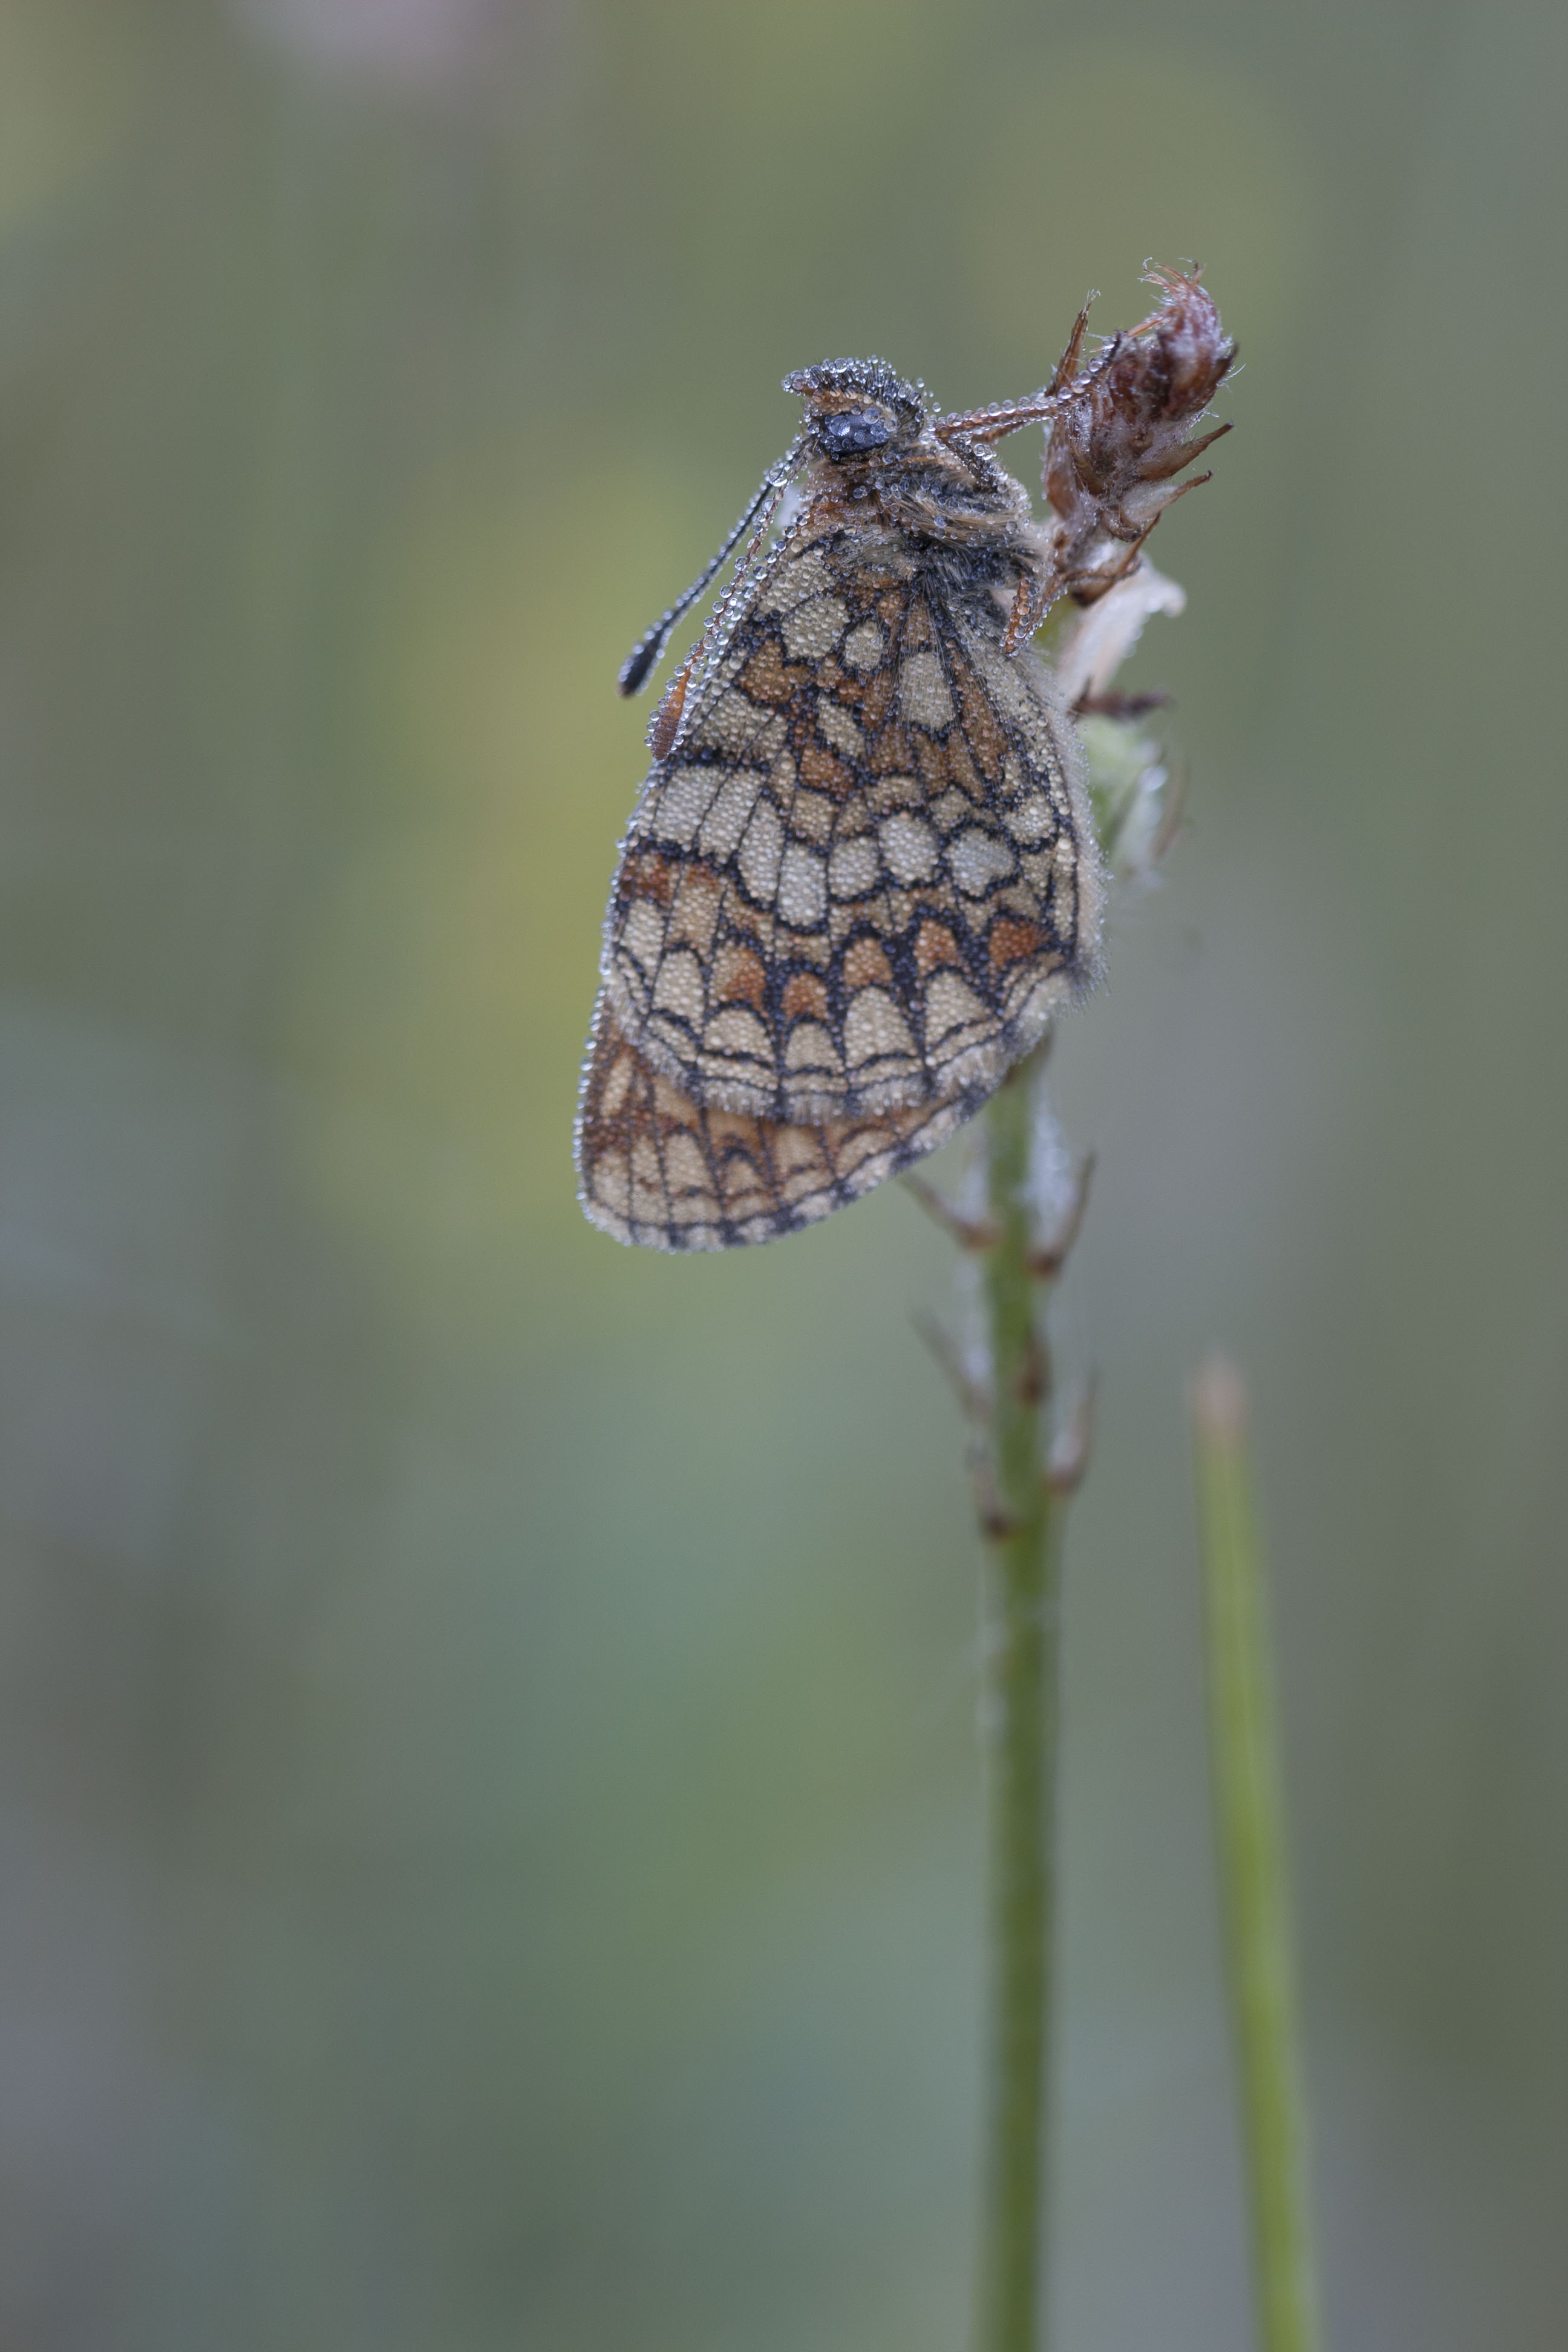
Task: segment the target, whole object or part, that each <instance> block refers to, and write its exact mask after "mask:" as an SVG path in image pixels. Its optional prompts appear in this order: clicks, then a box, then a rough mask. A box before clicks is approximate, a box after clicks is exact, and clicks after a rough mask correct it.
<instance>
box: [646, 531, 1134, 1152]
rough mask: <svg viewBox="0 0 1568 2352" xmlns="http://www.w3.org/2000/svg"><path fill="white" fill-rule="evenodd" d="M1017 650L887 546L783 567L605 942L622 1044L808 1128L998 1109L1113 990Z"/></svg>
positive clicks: (1052, 723) (1083, 859) (1068, 776)
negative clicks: (1053, 1021)
mask: <svg viewBox="0 0 1568 2352" xmlns="http://www.w3.org/2000/svg"><path fill="white" fill-rule="evenodd" d="M1002 626H1003V624H1002V617H1001V614H1000V610H999V608H997V607H996V606H994V604H992V603H991V601H990V599H989V598H988V597H984V598H982V599H976V598H975V596H974V595H973V592H971V593H970V594H969V595H968V596H967V597H964V598H961V597H960V596H958V595H956V594H955V593H953V592H952V590H951V589H950V588H949V587H948V586H947V585H946V584H945V583H944V579H943V575H942V570H941V567H940V565H939V564H938V563H935V562H931V561H926V560H923V559H922V558H921V555H920V554H918V553H917V552H915V551H911V550H910V545H909V542H908V541H905V540H902V539H900V538H899V537H897V536H895V535H890V534H889V533H888V532H887V531H886V530H879V529H875V528H865V529H854V528H846V527H844V526H842V525H836V526H834V527H833V528H831V529H827V530H823V531H820V532H818V533H817V534H816V536H811V535H809V534H807V535H805V536H803V535H802V534H801V532H800V531H799V530H797V532H796V534H795V537H794V538H792V540H791V541H789V542H788V543H787V544H786V545H785V547H784V548H783V549H782V550H781V551H780V552H779V554H778V556H777V557H776V558H775V559H774V560H773V561H772V562H770V563H769V564H768V565H767V566H766V567H765V569H764V571H763V573H762V574H761V576H760V577H759V579H758V581H757V583H756V584H755V588H754V592H753V593H752V596H751V598H750V600H749V601H748V603H747V604H746V606H745V608H744V610H743V611H742V613H741V614H739V615H738V617H737V618H736V619H735V621H734V622H733V624H732V625H731V628H730V631H729V634H728V636H727V640H726V642H725V643H724V645H723V646H722V648H721V651H720V653H719V655H718V656H717V657H716V659H714V660H713V661H712V662H711V663H710V665H709V667H708V669H707V671H706V674H705V677H704V678H703V679H702V680H701V681H700V684H699V688H698V690H697V692H696V695H695V698H694V700H693V701H692V703H691V705H690V707H689V710H688V712H687V715H686V718H685V721H684V724H683V726H682V730H681V733H680V735H679V739H678V740H677V742H676V744H675V746H674V748H673V750H672V751H670V753H669V755H668V757H667V758H665V759H663V760H661V761H658V763H657V764H656V765H655V767H654V769H653V771H652V772H651V773H650V775H649V777H648V779H647V783H646V784H645V786H644V788H643V793H642V795H641V798H640V800H639V803H638V805H637V811H636V814H635V815H634V817H633V820H632V824H631V827H630V829H629V832H628V834H627V837H626V844H625V846H624V849H623V853H622V858H621V864H620V867H619V870H618V872H617V874H616V884H615V889H614V893H613V896H612V898H611V903H610V910H609V916H608V919H607V922H606V931H605V962H604V976H605V1001H606V1003H607V1005H608V1007H609V1010H610V1013H611V1014H612V1016H613V1018H614V1021H615V1024H616V1033H617V1034H618V1035H619V1036H620V1037H621V1038H622V1039H623V1040H625V1041H627V1042H629V1043H630V1044H631V1045H634V1046H635V1047H636V1048H637V1051H638V1052H639V1053H640V1055H641V1056H642V1058H643V1059H644V1061H645V1062H646V1063H647V1066H648V1069H649V1070H650V1071H651V1072H658V1073H662V1074H663V1076H666V1077H667V1078H668V1079H670V1080H672V1081H673V1082H674V1083H675V1085H676V1086H677V1087H678V1088H679V1090H680V1092H681V1093H682V1094H683V1095H684V1096H685V1097H687V1098H688V1100H689V1103H690V1104H691V1105H693V1106H704V1107H706V1108H708V1109H710V1110H712V1111H721V1110H722V1111H728V1112H731V1113H734V1114H736V1115H738V1116H740V1117H743V1118H752V1119H760V1120H763V1121H769V1122H773V1123H775V1124H783V1125H784V1126H798V1125H801V1124H803V1123H804V1124H805V1125H813V1124H821V1123H822V1122H825V1121H829V1122H830V1121H837V1120H840V1119H851V1120H856V1119H864V1118H873V1119H874V1118H878V1117H879V1116H881V1115H882V1114H885V1113H889V1112H891V1111H894V1110H899V1109H903V1108H916V1107H921V1106H926V1107H929V1106H931V1105H933V1104H937V1103H945V1102H949V1101H952V1100H953V1099H955V1098H957V1097H961V1096H971V1097H973V1100H979V1099H981V1098H983V1097H984V1095H985V1094H987V1093H989V1092H990V1091H991V1090H992V1089H993V1088H994V1087H995V1086H996V1085H997V1084H998V1083H999V1082H1000V1080H1001V1078H1002V1076H1003V1075H1004V1074H1005V1071H1006V1070H1007V1068H1008V1067H1009V1066H1011V1064H1012V1063H1013V1062H1014V1061H1016V1059H1017V1058H1018V1056H1019V1055H1021V1054H1023V1053H1025V1052H1026V1051H1027V1049H1028V1047H1029V1046H1030V1045H1033V1044H1034V1043H1035V1042H1036V1040H1037V1038H1038V1037H1039V1036H1040V1035H1041V1034H1043V1032H1044V1030H1045V1028H1046V1026H1047V1023H1048V1021H1049V1019H1050V1017H1051V1014H1052V1013H1054V1012H1055V1011H1056V1010H1057V1009H1058V1006H1059V1005H1060V1004H1061V1003H1063V1002H1064V1000H1065V999H1066V998H1067V997H1068V996H1069V995H1070V994H1071V993H1072V992H1074V990H1075V989H1076V988H1077V987H1078V986H1079V984H1080V983H1081V982H1083V981H1084V980H1085V979H1086V978H1087V977H1088V976H1089V973H1090V972H1091V971H1092V969H1093V965H1094V961H1095V956H1096V952H1097V946H1098V927H1099V915H1100V879H1099V871H1098V865H1097V860H1096V853H1095V849H1094V845H1093V835H1092V831H1091V827H1090V824H1089V811H1088V804H1087V798H1086V794H1085V793H1084V790H1083V786H1082V783H1081V780H1080V777H1079V768H1078V762H1077V753H1076V747H1075V742H1074V738H1073V733H1072V729H1071V727H1070V724H1069V722H1068V719H1067V718H1066V716H1065V714H1064V713H1063V711H1062V709H1061V707H1060V705H1059V703H1058V701H1057V699H1056V698H1055V696H1054V692H1053V689H1052V688H1051V686H1050V682H1049V680H1048V677H1047V674H1046V672H1045V669H1044V667H1043V665H1041V664H1040V662H1039V661H1038V660H1037V657H1036V656H1034V654H1033V653H1032V652H1029V651H1026V652H1025V653H1023V654H1022V655H1019V656H1016V657H1014V658H1011V659H1009V658H1008V657H1006V656H1004V655H1003V653H1002V650H1001V643H1000V640H1001V635H1002ZM835 1181H836V1182H837V1181H839V1180H838V1179H837V1178H836V1179H835ZM860 1189H862V1190H863V1189H865V1188H864V1187H863V1186H862V1187H861V1188H860Z"/></svg>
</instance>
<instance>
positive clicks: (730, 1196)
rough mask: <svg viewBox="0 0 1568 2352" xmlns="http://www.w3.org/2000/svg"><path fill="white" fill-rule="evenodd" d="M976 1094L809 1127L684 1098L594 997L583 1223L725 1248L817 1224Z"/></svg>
mask: <svg viewBox="0 0 1568 2352" xmlns="http://www.w3.org/2000/svg"><path fill="white" fill-rule="evenodd" d="M978 1100H979V1097H978V1096H974V1095H961V1096H958V1097H954V1098H953V1099H952V1100H951V1101H948V1102H943V1103H928V1104H922V1105H919V1106H917V1107H914V1108H904V1109H896V1110H887V1111H879V1112H865V1113H862V1114H860V1115H858V1116H852V1117H848V1118H842V1119H836V1120H829V1121H826V1122H823V1123H821V1124H818V1125H816V1126H807V1125H798V1124H795V1123H793V1122H789V1121H772V1120H766V1119H759V1118H754V1117H752V1116H751V1115H749V1114H748V1113H745V1112H742V1111H727V1110H717V1109H710V1108H706V1107H704V1106H703V1105H701V1104H699V1103H694V1102H692V1101H691V1100H690V1099H689V1097H688V1096H686V1095H684V1094H682V1093H681V1092H680V1091H679V1088H678V1087H676V1086H675V1085H674V1084H673V1083H672V1082H671V1080H670V1079H669V1078H668V1077H667V1076H665V1074H664V1073H663V1072H662V1071H661V1070H657V1069H655V1068H654V1067H653V1066H652V1065H651V1064H650V1063H649V1062H648V1061H647V1057H646V1056H645V1055H642V1054H641V1053H639V1052H638V1050H637V1047H636V1046H635V1045H632V1044H631V1043H630V1041H629V1040H628V1039H627V1038H626V1036H625V1035H624V1034H622V1032H621V1030H620V1028H619V1026H618V1024H617V1023H616V1015H615V1013H614V1011H613V1010H612V1008H611V1006H610V1005H609V1003H608V1002H607V1000H606V999H605V997H604V996H601V998H600V1000H599V1004H598V1007H597V1009H596V1011H595V1016H594V1029H593V1034H592V1036H591V1038H590V1040H589V1054H588V1065H587V1068H586V1070H585V1072H584V1081H583V1099H582V1106H581V1108H580V1111H579V1114H578V1120H577V1166H578V1171H579V1173H580V1176H581V1180H582V1200H583V1205H584V1209H585V1210H586V1212H587V1213H588V1215H589V1217H590V1218H591V1219H592V1221H593V1223H595V1224H596V1225H598V1226H599V1227H601V1229H602V1230H603V1231H604V1232H605V1233H607V1234H613V1235H614V1236H615V1238H616V1240H617V1241H621V1242H628V1243H633V1244H638V1245H640V1246H641V1247H643V1248H645V1249H661V1250H675V1251H686V1250H719V1249H732V1248H734V1247H736V1246H738V1245H739V1244H744V1243H748V1242H765V1241H773V1240H776V1239H777V1238H778V1237H779V1236H780V1235H782V1234H789V1233H795V1232H796V1231H798V1230H799V1228H800V1227H802V1226H803V1225H809V1224H815V1223H817V1222H818V1220H819V1219H821V1218H823V1217H826V1216H827V1215H828V1214H829V1213H831V1212H832V1211H833V1210H835V1209H840V1208H843V1207H845V1206H846V1205H847V1203H848V1202H850V1201H854V1200H858V1198H859V1196H860V1195H861V1194H862V1193H863V1192H869V1191H870V1190H871V1189H872V1187H873V1186H874V1185H877V1184H880V1183H881V1182H883V1181H884V1180H885V1179H886V1178H887V1177H889V1176H892V1175H895V1174H896V1173H897V1172H898V1171H899V1170H900V1168H906V1167H908V1166H909V1165H910V1162H911V1161H912V1160H918V1159H921V1157H922V1156H923V1155H924V1154H925V1153H926V1152H928V1151H932V1150H935V1149H936V1147H937V1145H938V1144H939V1143H945V1142H946V1140H947V1139H948V1137H949V1136H950V1135H952V1134H953V1133H955V1132H956V1130H957V1129H958V1128H959V1127H960V1126H962V1124H963V1121H964V1120H965V1119H966V1118H969V1117H970V1116H971V1114H972V1113H973V1111H974V1110H975V1109H976V1108H977V1107H978Z"/></svg>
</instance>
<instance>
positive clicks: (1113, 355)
mask: <svg viewBox="0 0 1568 2352" xmlns="http://www.w3.org/2000/svg"><path fill="white" fill-rule="evenodd" d="M1149 282H1150V283H1151V284H1152V285H1155V286H1158V287H1160V288H1161V289H1162V292H1163V300H1162V301H1161V302H1160V304H1159V307H1158V308H1157V309H1156V310H1153V311H1152V312H1151V314H1150V316H1149V317H1148V318H1147V319H1145V320H1143V322H1142V326H1138V327H1134V328H1133V329H1131V331H1130V332H1129V333H1127V334H1123V335H1118V336H1116V337H1115V338H1114V339H1113V340H1112V341H1110V343H1108V344H1107V346H1106V348H1105V350H1104V352H1102V353H1101V354H1100V359H1099V360H1098V361H1097V362H1096V363H1095V364H1094V366H1092V367H1091V368H1089V370H1088V371H1087V372H1086V373H1084V374H1083V375H1082V376H1081V377H1079V381H1078V383H1077V385H1076V386H1074V387H1073V388H1072V390H1071V392H1070V393H1069V396H1068V399H1067V400H1066V401H1065V402H1064V403H1063V404H1062V406H1061V407H1060V409H1059V410H1058V414H1057V415H1056V417H1055V418H1054V419H1053V421H1052V424H1051V425H1050V428H1049V431H1048V433H1047V441H1046V460H1045V474H1044V483H1045V492H1046V496H1047V499H1048V500H1049V501H1050V505H1051V509H1052V511H1053V514H1054V516H1055V518H1056V520H1055V523H1054V525H1053V527H1052V536H1053V540H1054V547H1053V551H1052V554H1053V562H1052V569H1053V571H1054V573H1055V575H1056V578H1057V580H1058V582H1059V583H1060V585H1061V586H1062V587H1064V588H1066V589H1068V591H1069V592H1070V593H1072V594H1073V595H1075V596H1076V597H1077V598H1078V599H1079V602H1080V603H1082V604H1091V603H1093V602H1094V600H1095V598H1096V597H1097V596H1099V595H1100V594H1102V593H1104V591H1105V590H1106V589H1107V588H1109V587H1110V586H1111V585H1113V584H1114V583H1115V581H1116V580H1117V579H1118V578H1119V577H1121V576H1122V574H1123V573H1124V572H1125V569H1126V562H1125V558H1124V557H1121V556H1119V555H1118V543H1120V545H1121V548H1122V549H1126V548H1128V547H1135V546H1137V545H1138V544H1139V542H1140V541H1142V540H1144V539H1145V538H1147V536H1148V534H1149V532H1150V531H1151V530H1152V529H1153V527H1154V525H1155V523H1156V522H1157V521H1158V520H1159V519H1160V516H1161V514H1162V513H1163V510H1164V509H1165V508H1166V507H1168V506H1169V505H1170V504H1171V502H1172V501H1173V499H1178V498H1180V497H1181V496H1182V494H1183V491H1184V490H1188V489H1192V488H1195V487H1196V484H1195V482H1184V483H1182V484H1180V485H1177V484H1175V483H1174V480H1173V477H1174V476H1175V475H1177V474H1180V473H1182V472H1184V470H1185V468H1186V467H1188V466H1190V465H1191V464H1192V462H1193V460H1194V457H1198V456H1200V455H1201V453H1202V452H1203V451H1204V450H1205V449H1206V448H1207V447H1208V446H1209V445H1210V443H1211V442H1213V441H1216V440H1217V439H1218V438H1219V436H1220V434H1222V433H1226V432H1228V431H1229V429H1230V428H1229V426H1228V425H1220V426H1218V427H1217V428H1216V430H1215V432H1213V433H1209V434H1205V435H1204V436H1202V438H1201V439H1198V440H1195V441H1189V440H1188V439H1187V437H1186V436H1187V429H1188V427H1189V425H1192V424H1193V422H1194V419H1195V418H1197V417H1199V416H1201V415H1202V414H1203V412H1204V410H1205V408H1206V407H1207V405H1208V404H1209V402H1210V400H1212V399H1213V397H1214V394H1215V392H1216V391H1217V390H1218V388H1219V386H1220V384H1221V383H1223V382H1224V380H1225V377H1226V374H1227V373H1229V370H1230V368H1231V365H1232V363H1233V362H1234V361H1235V358H1236V345H1235V344H1234V343H1233V342H1231V341H1228V340H1227V339H1226V336H1225V334H1224V332H1223V331H1222V329H1221V326H1220V318H1219V312H1218V310H1216V309H1215V304H1214V302H1213V300H1212V299H1211V298H1210V297H1209V295H1208V294H1206V293H1205V290H1204V289H1203V287H1202V286H1201V285H1200V284H1199V282H1198V278H1197V275H1196V273H1195V272H1194V274H1193V275H1192V276H1191V277H1182V276H1179V275H1176V274H1175V273H1173V272H1167V271H1163V270H1154V271H1152V272H1151V273H1150V278H1149ZM1200 478H1204V479H1206V477H1200Z"/></svg>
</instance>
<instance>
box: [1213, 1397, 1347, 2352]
mask: <svg viewBox="0 0 1568 2352" xmlns="http://www.w3.org/2000/svg"><path fill="white" fill-rule="evenodd" d="M1193 1419H1194V1433H1195V1444H1196V1457H1197V1487H1198V1518H1199V1527H1200V1532H1201V1538H1202V1544H1203V1552H1204V1575H1205V1594H1206V1600H1207V1628H1208V1685H1209V1731H1210V1748H1211V1756H1212V1762H1213V1774H1214V1798H1215V1833H1216V1840H1217V1844H1218V1849H1219V1864H1220V1877H1221V1885H1222V1893H1223V1901H1224V1910H1225V1930H1226V1961H1227V1967H1228V1973H1229V1979H1230V1992H1231V2006H1232V2023H1233V2032H1234V2036H1235V2042H1236V2053H1237V2070H1238V2074H1239V2076H1240V2090H1241V2106H1242V2118H1243V2131H1244V2139H1245V2152H1246V2159H1247V2185H1248V2195H1249V2203H1250V2207H1251V2222H1252V2245H1253V2273H1254V2291H1255V2294H1256V2299H1257V2305H1258V2341H1259V2344H1260V2345H1261V2347H1262V2352H1316V2347H1317V2344H1318V2341H1319V2336H1318V2316H1317V2295H1316V2280H1315V2271H1314V2263H1313V2253H1312V2241H1311V2224H1310V2202H1309V2195H1308V2181H1307V2173H1308V2164H1307V2125H1306V2109H1305V2104H1304V2100H1303V2096H1302V2092H1301V2085H1300V2077H1299V2074H1298V2068H1297V2057H1296V2048H1297V2043H1296V2017H1295V1994H1294V1983H1293V1969H1292V1961H1291V1935H1290V1916H1289V1884H1288V1874H1287V1864H1286V1839H1285V1819H1284V1806H1283V1801H1282V1798H1281V1792H1280V1785H1279V1741H1278V1734H1277V1729H1276V1717H1275V1705H1274V1690H1273V1681H1272V1675H1271V1673H1270V1663H1269V1645H1268V1608H1267V1597H1266V1593H1265V1590H1264V1570H1263V1559H1262V1548H1261V1545H1260V1542H1259V1539H1258V1519H1257V1513H1256V1510H1255V1507H1254V1504H1253V1497H1252V1481H1251V1476H1250V1473H1249V1469H1248V1465H1247V1432H1246V1401H1245V1398H1244V1395H1243V1391H1242V1387H1241V1382H1240V1381H1239V1379H1238V1378H1237V1374H1236V1373H1235V1372H1234V1371H1233V1370H1231V1369H1230V1367H1229V1366H1228V1365H1226V1364H1224V1363H1221V1362H1219V1361H1217V1360H1216V1361H1215V1362H1213V1363H1211V1364H1210V1365H1208V1366H1207V1367H1206V1368H1205V1370H1204V1371H1203V1372H1202V1373H1201V1374H1200V1375H1199V1376H1198V1378H1197V1380H1196V1381H1194V1386H1193Z"/></svg>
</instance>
